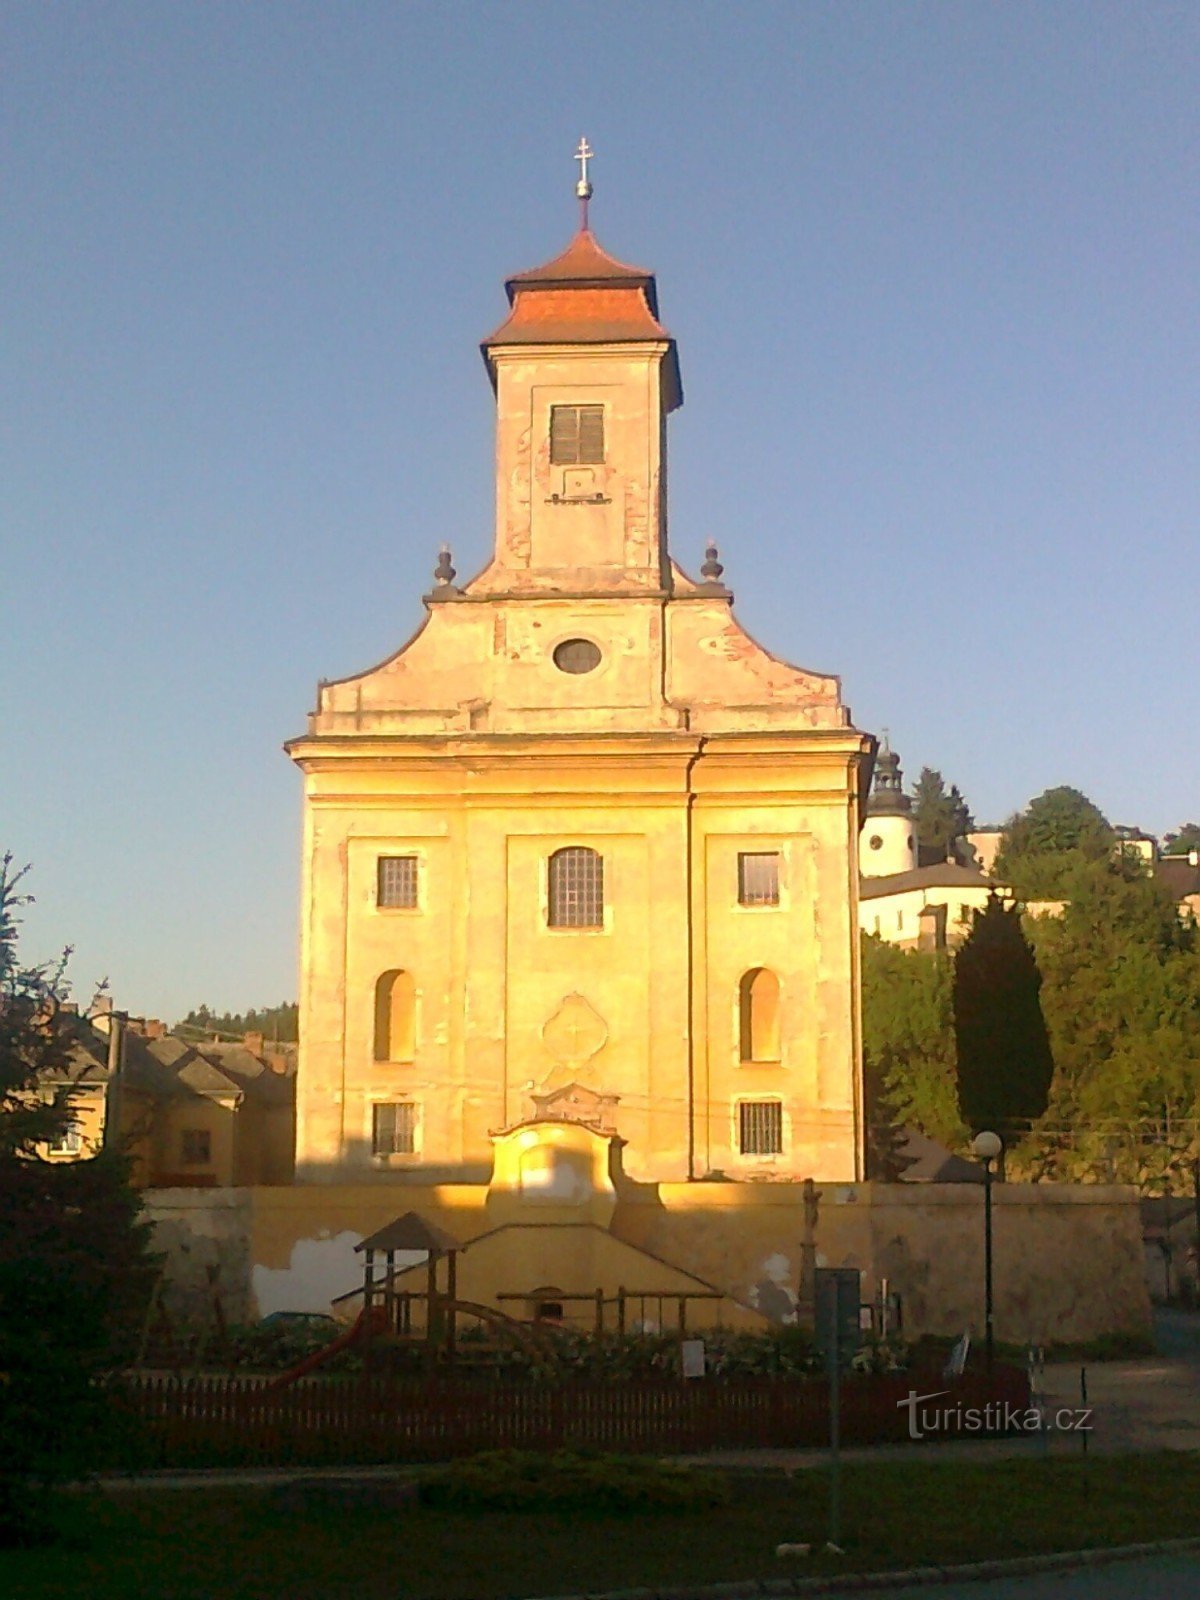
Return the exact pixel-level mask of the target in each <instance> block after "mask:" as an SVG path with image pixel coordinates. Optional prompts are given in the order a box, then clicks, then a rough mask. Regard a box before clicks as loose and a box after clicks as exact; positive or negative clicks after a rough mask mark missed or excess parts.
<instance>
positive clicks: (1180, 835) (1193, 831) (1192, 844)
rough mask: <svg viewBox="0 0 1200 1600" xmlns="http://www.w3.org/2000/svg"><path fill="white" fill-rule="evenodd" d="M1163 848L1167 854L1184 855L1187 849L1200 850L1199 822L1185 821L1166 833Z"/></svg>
mask: <svg viewBox="0 0 1200 1600" xmlns="http://www.w3.org/2000/svg"><path fill="white" fill-rule="evenodd" d="M1163 850H1164V852H1165V854H1167V855H1169V856H1185V855H1187V853H1188V851H1189V850H1200V822H1185V823H1184V824H1183V826H1182V827H1181V828H1179V829H1177V830H1176V832H1174V833H1168V834H1166V835H1165V836H1164V838H1163Z"/></svg>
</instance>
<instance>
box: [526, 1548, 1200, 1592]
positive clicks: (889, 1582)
mask: <svg viewBox="0 0 1200 1600" xmlns="http://www.w3.org/2000/svg"><path fill="white" fill-rule="evenodd" d="M1193 1550H1200V1538H1193V1539H1161V1540H1159V1541H1158V1542H1157V1543H1154V1544H1121V1545H1113V1546H1111V1547H1101V1548H1099V1549H1091V1550H1058V1551H1055V1552H1053V1553H1051V1554H1048V1555H1044V1556H1012V1557H1010V1558H1008V1559H1007V1560H1004V1559H1002V1560H996V1561H972V1562H968V1563H967V1564H965V1565H963V1566H957V1567H904V1568H901V1569H898V1570H896V1571H892V1572H841V1573H835V1574H833V1575H831V1576H829V1577H823V1578H801V1577H790V1578H747V1579H743V1580H740V1581H737V1582H734V1583H707V1584H680V1585H676V1584H672V1585H669V1586H668V1587H667V1588H650V1589H646V1588H642V1589H606V1590H604V1591H603V1592H601V1591H599V1590H589V1591H587V1592H586V1593H580V1594H569V1595H567V1594H564V1595H553V1596H543V1597H539V1600H766V1597H774V1596H776V1595H797V1594H799V1595H820V1594H851V1595H853V1594H875V1593H879V1592H882V1591H884V1590H888V1589H908V1588H911V1587H913V1586H915V1585H917V1584H934V1583H937V1584H943V1583H979V1582H982V1581H985V1580H987V1579H989V1578H1021V1577H1026V1576H1032V1575H1033V1574H1036V1573H1039V1572H1070V1571H1073V1570H1074V1569H1076V1568H1079V1567H1100V1566H1108V1565H1110V1564H1111V1563H1113V1562H1116V1561H1138V1560H1142V1559H1143V1558H1145V1557H1146V1556H1171V1555H1187V1554H1188V1553H1189V1552H1191V1551H1193Z"/></svg>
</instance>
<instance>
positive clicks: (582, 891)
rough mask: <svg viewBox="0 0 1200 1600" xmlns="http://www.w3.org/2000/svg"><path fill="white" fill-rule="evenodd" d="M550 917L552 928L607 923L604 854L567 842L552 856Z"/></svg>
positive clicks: (581, 926) (592, 925)
mask: <svg viewBox="0 0 1200 1600" xmlns="http://www.w3.org/2000/svg"><path fill="white" fill-rule="evenodd" d="M549 866H550V871H549V884H548V890H549V896H548V907H547V910H548V920H549V923H550V926H551V927H552V928H602V927H603V926H604V857H603V856H602V855H600V854H599V853H598V852H597V851H595V850H589V849H587V847H586V846H584V845H577V844H575V845H568V846H567V848H566V849H564V850H556V851H555V852H554V854H553V855H552V856H551V857H550V863H549Z"/></svg>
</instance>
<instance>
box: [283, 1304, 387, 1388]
mask: <svg viewBox="0 0 1200 1600" xmlns="http://www.w3.org/2000/svg"><path fill="white" fill-rule="evenodd" d="M386 1329H387V1312H386V1311H385V1310H384V1308H383V1306H372V1307H371V1309H370V1312H369V1313H368V1312H367V1310H366V1309H365V1308H364V1309H363V1310H362V1311H360V1312H359V1314H358V1316H357V1317H356V1318H355V1319H354V1321H353V1322H352V1323H351V1324H350V1326H349V1327H348V1328H347V1329H346V1331H345V1333H339V1334H338V1336H337V1338H336V1339H334V1340H333V1341H332V1343H330V1344H326V1345H322V1346H321V1348H320V1349H319V1350H314V1351H313V1353H312V1355H310V1356H305V1358H304V1360H303V1361H298V1362H297V1363H296V1365H295V1366H294V1367H291V1368H289V1369H288V1371H287V1372H281V1373H280V1374H279V1376H278V1377H277V1378H273V1379H272V1381H271V1382H270V1383H269V1384H268V1385H267V1388H268V1389H282V1388H285V1387H286V1386H287V1385H288V1384H289V1383H295V1381H296V1379H297V1378H304V1377H307V1375H308V1374H309V1373H310V1372H315V1371H316V1370H317V1368H318V1367H319V1366H322V1365H324V1363H325V1362H326V1361H328V1360H329V1359H330V1357H332V1356H336V1355H337V1354H338V1353H339V1352H340V1351H342V1350H349V1348H350V1346H351V1345H352V1344H357V1343H358V1341H359V1340H360V1339H365V1338H370V1337H371V1336H372V1335H373V1334H376V1333H383V1332H385V1331H386Z"/></svg>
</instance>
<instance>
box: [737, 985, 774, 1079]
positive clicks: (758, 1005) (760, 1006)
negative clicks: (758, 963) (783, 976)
mask: <svg viewBox="0 0 1200 1600" xmlns="http://www.w3.org/2000/svg"><path fill="white" fill-rule="evenodd" d="M738 1024H739V1026H738V1032H739V1036H740V1041H741V1058H742V1060H743V1061H778V1060H779V979H778V978H777V977H776V976H775V974H774V973H773V972H772V971H771V969H770V968H769V967H752V968H751V970H750V971H749V972H746V973H743V974H742V980H741V982H740V983H739V985H738Z"/></svg>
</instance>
